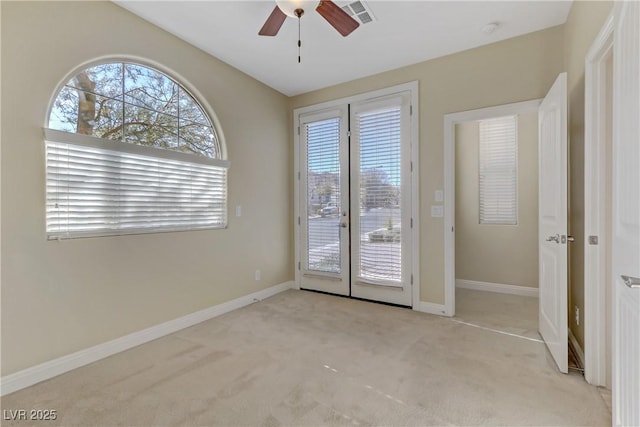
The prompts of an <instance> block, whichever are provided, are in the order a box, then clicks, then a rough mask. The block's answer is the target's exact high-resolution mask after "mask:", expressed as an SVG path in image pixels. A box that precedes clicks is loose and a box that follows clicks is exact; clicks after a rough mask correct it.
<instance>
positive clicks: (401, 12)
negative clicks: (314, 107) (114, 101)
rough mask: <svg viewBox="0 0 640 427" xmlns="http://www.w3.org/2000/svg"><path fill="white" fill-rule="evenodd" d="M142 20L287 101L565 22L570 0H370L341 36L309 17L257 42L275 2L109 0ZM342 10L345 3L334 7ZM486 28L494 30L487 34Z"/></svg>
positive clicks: (311, 14) (291, 21) (308, 14)
mask: <svg viewBox="0 0 640 427" xmlns="http://www.w3.org/2000/svg"><path fill="white" fill-rule="evenodd" d="M114 1H115V3H117V4H119V5H120V6H122V7H124V8H126V9H128V10H129V11H131V12H133V13H135V14H136V15H139V16H140V17H142V18H144V19H145V20H147V21H149V22H151V23H153V24H155V25H157V26H159V27H161V28H163V29H165V30H167V31H169V32H170V33H172V34H174V35H176V36H178V37H180V38H181V39H183V40H185V41H187V42H189V43H191V44H193V45H194V46H197V47H199V48H200V49H202V50H204V51H206V52H208V53H210V54H211V55H213V56H215V57H217V58H219V59H221V60H223V61H224V62H226V63H228V64H230V65H232V66H234V67H236V68H238V69H239V70H241V71H243V72H245V73H247V74H249V75H250V76H252V77H254V78H255V79H257V80H259V81H261V82H263V83H265V84H267V85H269V86H271V87H272V88H274V89H276V90H278V91H279V92H282V93H283V94H285V95H288V96H293V95H297V94H300V93H305V92H309V91H312V90H315V89H320V88H324V87H327V86H331V85H334V84H338V83H342V82H346V81H350V80H354V79H357V78H360V77H364V76H368V75H372V74H376V73H379V72H382V71H387V70H392V69H395V68H399V67H403V66H406V65H409V64H414V63H418V62H422V61H425V60H427V59H432V58H436V57H439V56H444V55H448V54H451V53H454V52H460V51H462V50H466V49H470V48H473V47H477V46H481V45H484V44H489V43H493V42H496V41H499V40H504V39H507V38H510V37H515V36H518V35H521V34H526V33H530V32H533V31H538V30H541V29H544V28H548V27H552V26H555V25H560V24H563V23H564V22H565V21H566V19H567V15H568V14H569V9H570V8H571V1H549V0H547V1H451V0H449V1H391V0H386V1H382V0H368V1H367V4H368V6H369V8H370V9H371V10H372V12H373V14H374V16H375V18H376V21H375V22H373V23H369V24H365V25H361V26H360V28H358V29H356V30H355V31H354V32H353V33H352V34H351V35H349V36H348V37H346V38H343V37H342V36H341V35H340V34H339V33H338V32H337V31H336V30H334V29H333V27H331V26H330V25H329V23H327V22H326V21H325V20H324V19H323V18H322V17H321V16H320V15H318V13H316V12H315V11H313V10H312V11H306V13H305V15H304V16H303V17H302V21H301V25H302V63H300V64H298V62H297V55H298V53H297V40H298V34H297V32H298V27H297V23H296V20H295V19H294V18H288V19H287V20H286V21H285V23H284V24H283V26H282V28H281V29H280V32H279V33H278V35H277V36H276V37H262V36H258V31H259V30H260V28H261V27H262V25H263V24H264V22H265V20H266V19H267V17H268V16H269V14H270V13H271V11H272V10H273V8H274V6H275V1H273V0H263V1H237V0H236V1H220V0H217V1H156V0H144V1H140V0H136V1H126V0H114ZM336 3H337V4H338V5H340V6H342V5H344V4H346V3H348V2H347V1H336ZM491 22H497V23H499V27H498V29H497V30H496V31H495V32H494V33H492V34H490V35H487V34H485V33H483V32H482V28H483V27H484V26H485V25H486V24H488V23H491Z"/></svg>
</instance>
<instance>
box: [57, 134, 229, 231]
mask: <svg viewBox="0 0 640 427" xmlns="http://www.w3.org/2000/svg"><path fill="white" fill-rule="evenodd" d="M51 133H54V132H51ZM55 134H60V133H59V132H55ZM69 136H70V138H69V139H73V140H74V142H65V141H60V140H55V141H54V140H49V139H52V138H47V141H46V157H47V189H46V190H47V236H48V238H49V239H52V238H72V237H89V236H103V235H117V234H134V233H150V232H159V231H178V230H195V229H204V228H220V227H225V226H226V223H227V164H226V162H224V161H220V160H214V159H203V158H201V157H198V158H196V157H195V155H188V154H182V153H177V154H178V155H179V154H182V156H181V158H180V159H171V158H168V157H170V156H167V153H165V152H166V151H167V150H162V149H157V148H152V147H140V146H133V148H134V149H133V150H132V148H131V147H132V145H131V144H126V143H119V142H113V141H104V140H99V139H97V138H92V137H84V136H78V135H72V138H71V135H69ZM104 146H108V147H110V148H111V147H113V149H105V148H104ZM132 151H137V152H132ZM139 152H141V153H144V154H139ZM154 153H159V154H161V155H159V156H154V155H153V154H154ZM188 156H193V157H194V159H195V160H196V161H193V162H190V161H188V160H183V158H186V159H188V158H189V157H188Z"/></svg>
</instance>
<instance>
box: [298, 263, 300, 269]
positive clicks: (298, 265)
mask: <svg viewBox="0 0 640 427" xmlns="http://www.w3.org/2000/svg"><path fill="white" fill-rule="evenodd" d="M298 270H300V261H298Z"/></svg>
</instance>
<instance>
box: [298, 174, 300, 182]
mask: <svg viewBox="0 0 640 427" xmlns="http://www.w3.org/2000/svg"><path fill="white" fill-rule="evenodd" d="M298 181H300V172H298Z"/></svg>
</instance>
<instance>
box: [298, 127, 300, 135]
mask: <svg viewBox="0 0 640 427" xmlns="http://www.w3.org/2000/svg"><path fill="white" fill-rule="evenodd" d="M298 135H300V126H298Z"/></svg>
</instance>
